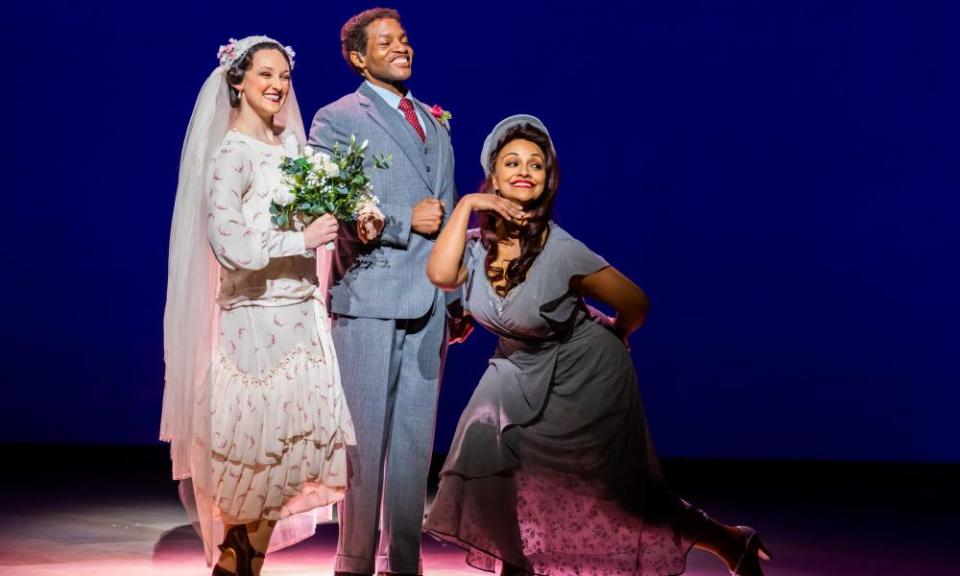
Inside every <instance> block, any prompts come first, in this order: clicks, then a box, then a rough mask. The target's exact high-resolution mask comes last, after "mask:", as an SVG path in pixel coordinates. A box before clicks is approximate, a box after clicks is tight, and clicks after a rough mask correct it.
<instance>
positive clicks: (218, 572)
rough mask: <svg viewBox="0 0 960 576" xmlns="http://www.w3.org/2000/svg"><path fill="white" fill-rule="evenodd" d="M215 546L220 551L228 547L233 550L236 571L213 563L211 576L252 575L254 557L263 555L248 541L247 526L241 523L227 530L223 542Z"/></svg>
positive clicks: (224, 550) (262, 556)
mask: <svg viewBox="0 0 960 576" xmlns="http://www.w3.org/2000/svg"><path fill="white" fill-rule="evenodd" d="M217 548H219V549H220V551H221V552H226V551H227V550H228V549H230V550H233V555H234V558H236V565H237V571H236V572H231V571H229V570H227V569H226V568H224V567H223V566H220V565H219V564H214V566H213V575H212V576H253V561H254V559H256V558H264V557H265V555H264V553H263V552H261V551H259V550H257V549H256V548H254V547H253V544H251V543H250V536H249V535H248V534H247V527H246V526H245V525H243V524H237V525H236V526H234V527H233V528H231V529H230V530H228V531H227V534H226V536H224V538H223V544H220V545H219V546H217Z"/></svg>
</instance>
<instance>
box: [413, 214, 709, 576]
mask: <svg viewBox="0 0 960 576" xmlns="http://www.w3.org/2000/svg"><path fill="white" fill-rule="evenodd" d="M485 257H486V250H485V249H484V248H483V246H482V244H481V242H480V241H479V239H477V238H476V237H473V238H471V239H470V240H469V241H468V245H467V248H466V254H465V255H464V259H465V264H466V267H467V280H466V283H465V284H464V307H465V308H466V309H467V310H468V311H469V312H470V314H471V315H472V316H473V317H474V319H476V320H477V321H478V322H479V323H480V324H482V325H483V326H484V327H486V328H487V329H489V330H490V331H492V332H493V333H495V334H497V335H498V336H499V337H500V339H499V342H498V345H497V349H496V352H495V353H494V356H493V358H491V360H490V365H489V367H488V368H487V371H486V372H485V373H484V375H483V377H482V378H481V380H480V383H479V384H478V385H477V388H476V390H475V391H474V394H473V396H472V398H471V399H470V402H469V404H468V405H467V408H466V409H465V410H464V413H463V415H462V416H461V419H460V423H459V425H458V427H457V432H456V434H455V437H454V440H453V444H452V446H451V448H450V452H449V456H448V457H447V461H446V463H445V464H444V467H443V471H442V472H441V480H440V487H439V489H438V492H437V496H436V499H435V500H434V503H433V507H432V509H431V511H430V514H429V515H428V518H427V521H426V525H425V529H426V530H427V532H429V533H430V534H433V535H434V536H436V537H438V538H440V539H442V540H445V541H448V542H451V543H453V544H456V545H458V546H461V547H463V548H465V549H466V550H467V562H468V563H469V564H470V565H472V566H474V567H476V568H480V569H483V570H488V571H493V570H494V569H495V566H496V562H497V561H498V560H499V561H503V562H506V563H509V564H512V565H514V566H518V567H522V568H524V569H525V570H528V571H531V572H534V573H536V574H547V575H561V574H571V575H572V574H576V575H581V574H596V575H604V576H609V575H628V574H629V575H639V576H665V575H669V574H680V573H682V572H683V570H684V567H685V563H686V555H687V553H688V552H689V550H690V548H691V547H692V545H693V542H694V540H695V539H696V535H697V527H698V526H700V525H701V524H702V519H703V517H704V516H703V513H702V512H700V511H699V510H696V509H695V508H692V507H691V506H689V505H688V504H687V503H686V502H684V501H683V500H680V499H679V498H677V497H676V496H674V495H672V494H671V493H670V492H669V491H668V490H667V488H666V486H665V483H664V481H663V477H662V475H661V473H660V469H659V464H658V461H657V458H656V455H655V453H654V451H653V447H652V444H651V442H650V438H649V433H648V430H647V423H646V417H645V415H644V412H643V407H642V404H641V402H640V395H639V391H638V387H637V379H636V372H635V371H634V368H633V363H632V360H631V358H630V354H629V352H628V350H627V349H626V347H625V346H624V344H623V342H622V341H621V340H620V339H619V338H618V337H617V336H615V335H614V334H613V333H612V332H610V331H609V330H608V329H606V328H604V327H602V326H601V325H600V324H598V323H596V322H594V321H593V320H592V318H591V316H590V313H589V311H588V309H587V308H586V306H585V305H584V303H583V300H582V298H580V297H579V295H578V294H577V293H576V292H575V291H573V290H572V289H571V288H570V280H571V278H573V277H574V276H586V275H589V274H592V273H593V272H596V271H598V270H601V269H602V268H604V267H606V266H607V263H606V261H604V260H603V258H601V257H599V256H598V255H596V254H594V253H593V252H591V251H590V250H589V249H588V248H587V247H586V246H584V245H583V244H582V243H580V242H579V241H577V240H576V239H574V238H573V237H572V236H570V235H569V234H568V233H567V232H565V231H564V230H563V229H562V228H560V227H559V226H557V225H556V224H553V223H551V224H550V229H549V236H548V239H547V242H546V245H545V246H544V249H543V251H542V252H541V254H540V255H539V256H538V257H537V259H536V260H535V261H534V263H533V265H532V266H531V267H530V270H529V271H528V273H527V277H526V280H524V282H523V283H521V284H520V285H518V286H516V287H514V288H513V290H511V291H510V293H508V294H507V296H506V297H503V298H501V297H500V296H498V295H497V294H496V292H495V291H494V290H493V288H492V287H491V285H490V283H489V280H488V279H487V277H486V274H485V270H484V265H485V264H484V260H485Z"/></svg>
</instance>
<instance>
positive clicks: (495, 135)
mask: <svg viewBox="0 0 960 576" xmlns="http://www.w3.org/2000/svg"><path fill="white" fill-rule="evenodd" d="M520 124H530V125H531V126H533V127H534V128H538V129H539V130H541V131H543V133H544V134H546V135H547V138H548V139H549V138H550V133H549V132H547V127H546V126H544V125H543V122H541V121H540V119H539V118H537V117H536V116H531V115H530V114H514V115H513V116H508V117H506V118H504V119H503V120H501V121H500V122H498V123H497V125H496V126H494V127H493V130H491V131H490V133H489V134H487V137H486V138H485V139H484V140H483V150H481V151H480V165H481V166H483V173H484V174H485V175H488V176H489V175H490V154H492V153H493V150H494V148H496V147H497V142H499V141H500V139H501V138H503V135H504V134H506V132H507V130H509V129H511V128H513V127H514V126H519V125H520ZM550 146H551V147H552V148H553V149H554V150H553V152H554V154H556V152H557V150H556V147H555V146H554V145H553V140H552V139H550Z"/></svg>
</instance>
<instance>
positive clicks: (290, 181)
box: [270, 135, 393, 228]
mask: <svg viewBox="0 0 960 576" xmlns="http://www.w3.org/2000/svg"><path fill="white" fill-rule="evenodd" d="M366 148H367V141H366V140H364V141H363V142H362V143H360V144H357V139H356V137H355V136H353V135H351V136H350V143H349V144H348V145H347V146H346V147H342V146H340V144H339V143H337V144H335V145H334V147H333V155H332V156H329V155H327V154H325V153H323V152H314V151H313V149H312V148H311V147H309V146H307V147H306V148H305V149H304V152H303V155H301V156H298V157H296V158H291V157H284V158H283V160H282V161H281V163H280V170H281V172H283V180H284V183H285V184H286V186H287V188H288V189H287V190H283V191H280V192H279V193H278V194H276V195H275V197H274V200H273V203H272V204H271V205H270V220H271V221H272V222H273V224H274V225H276V226H279V227H281V228H289V227H291V226H292V225H293V222H294V219H295V218H299V219H300V220H301V221H302V222H303V223H304V224H309V223H310V222H312V221H313V220H314V219H315V218H317V217H319V216H322V215H323V214H327V213H330V214H332V215H334V216H336V218H337V219H338V220H344V221H348V222H349V221H353V220H355V219H356V217H357V214H358V212H359V210H360V208H361V207H362V206H364V205H365V204H367V203H373V204H378V203H379V201H378V199H377V197H376V196H374V194H373V184H372V182H371V181H370V176H369V175H368V174H367V173H366V172H364V170H363V160H364V153H365V151H366ZM392 160H393V157H392V156H384V155H383V154H377V155H375V156H374V157H373V165H374V166H375V167H376V168H378V169H381V170H386V169H387V168H389V167H390V163H391V162H392Z"/></svg>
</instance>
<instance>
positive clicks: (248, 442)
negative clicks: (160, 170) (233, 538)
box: [206, 131, 355, 522]
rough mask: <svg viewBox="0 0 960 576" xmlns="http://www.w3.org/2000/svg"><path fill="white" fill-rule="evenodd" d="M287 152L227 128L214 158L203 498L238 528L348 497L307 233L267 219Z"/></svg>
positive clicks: (349, 431)
mask: <svg viewBox="0 0 960 576" xmlns="http://www.w3.org/2000/svg"><path fill="white" fill-rule="evenodd" d="M289 153H291V151H285V150H284V148H283V147H281V146H272V145H269V144H267V143H264V142H261V141H259V140H256V139H254V138H251V137H249V136H246V135H244V134H241V133H239V132H236V131H231V132H229V133H228V134H227V136H226V137H225V138H224V140H223V143H222V145H221V148H220V150H219V152H218V153H217V155H216V156H215V158H214V167H213V178H212V182H211V189H210V198H209V202H208V205H209V214H208V217H207V228H208V238H209V241H210V245H211V246H212V248H213V251H214V254H215V255H216V257H217V260H218V261H219V262H220V264H221V266H222V268H221V271H220V294H219V297H218V299H217V302H218V304H219V305H220V307H221V311H220V324H219V338H218V349H217V351H216V352H215V354H214V360H213V365H212V367H211V371H210V378H211V381H212V382H211V387H212V397H211V399H210V407H209V411H210V428H211V429H210V433H211V440H212V446H211V451H212V453H211V458H212V460H211V465H212V483H211V491H212V493H211V494H209V495H206V496H209V498H211V500H212V501H213V503H214V505H215V510H217V512H218V513H219V515H220V516H222V517H225V518H227V519H229V520H230V521H231V522H250V521H254V520H257V519H260V518H267V519H270V520H279V519H282V518H287V517H289V516H291V515H294V514H298V513H300V512H303V511H306V510H310V509H312V508H316V507H318V506H324V505H327V504H330V503H332V502H336V501H338V500H340V499H342V498H343V494H344V491H345V490H346V486H347V456H346V448H347V446H348V445H353V444H355V439H354V430H353V424H352V422H351V419H350V414H349V411H348V409H347V405H346V403H345V401H344V399H343V390H342V388H341V384H340V374H339V368H338V365H337V358H336V354H335V351H334V349H333V344H332V340H331V337H330V327H329V320H328V318H327V312H326V308H325V306H324V303H323V302H322V301H321V298H320V297H319V296H318V291H317V271H316V260H315V258H314V257H313V254H312V253H311V251H308V250H305V248H304V245H303V235H302V234H300V233H299V232H292V231H280V230H277V229H276V228H274V227H273V226H272V224H271V222H270V211H269V208H270V203H271V201H272V200H273V198H274V194H275V193H276V192H277V191H278V190H279V189H280V187H281V186H282V176H281V173H280V169H279V164H280V159H281V157H282V156H283V155H284V154H289Z"/></svg>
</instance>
